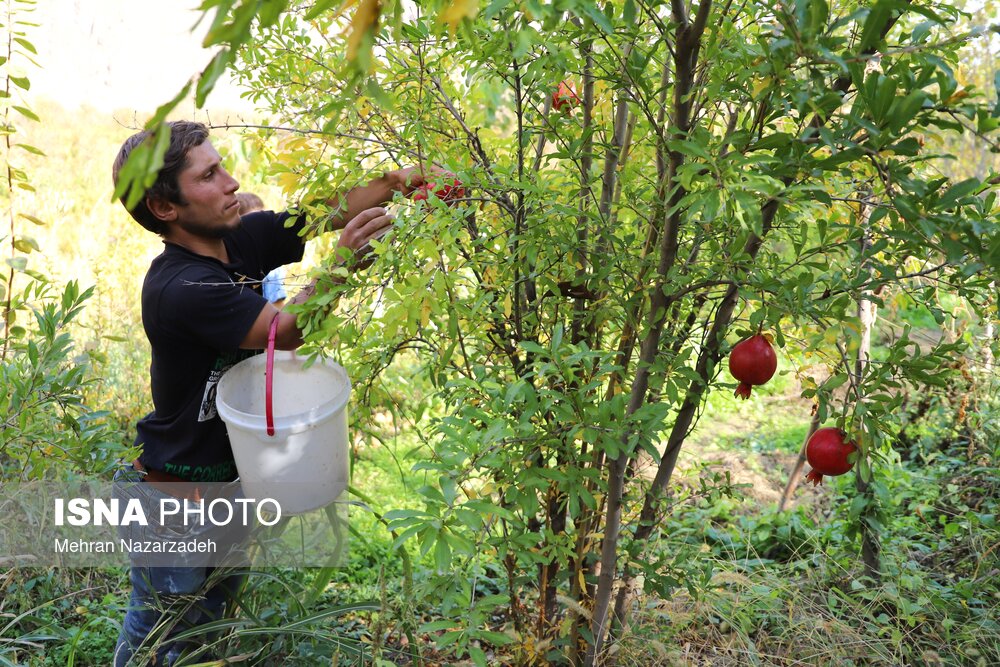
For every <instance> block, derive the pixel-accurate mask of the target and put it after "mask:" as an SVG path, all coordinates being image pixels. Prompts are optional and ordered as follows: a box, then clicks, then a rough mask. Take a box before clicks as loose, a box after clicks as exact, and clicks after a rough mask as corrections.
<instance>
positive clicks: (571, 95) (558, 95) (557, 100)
mask: <svg viewBox="0 0 1000 667" xmlns="http://www.w3.org/2000/svg"><path fill="white" fill-rule="evenodd" d="M579 104H580V96H579V95H577V94H576V90H575V89H574V88H573V84H572V83H570V82H569V81H560V82H559V87H558V88H556V91H555V92H554V93H552V108H553V109H555V110H556V111H565V112H567V113H568V112H569V111H571V110H572V109H573V108H574V107H576V106H579Z"/></svg>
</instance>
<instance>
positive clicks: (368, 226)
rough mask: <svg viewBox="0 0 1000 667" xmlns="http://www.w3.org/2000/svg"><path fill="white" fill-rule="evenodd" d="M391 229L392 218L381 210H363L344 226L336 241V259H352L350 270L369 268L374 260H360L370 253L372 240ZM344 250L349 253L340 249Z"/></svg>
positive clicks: (378, 208)
mask: <svg viewBox="0 0 1000 667" xmlns="http://www.w3.org/2000/svg"><path fill="white" fill-rule="evenodd" d="M390 229H392V216H391V215H389V213H388V212H387V211H386V210H385V209H384V208H382V207H381V206H376V207H374V208H369V209H365V210H364V211H362V212H361V213H359V214H358V215H356V216H355V217H354V218H352V219H351V221H350V222H348V223H347V224H346V225H345V226H344V230H343V231H342V232H341V233H340V239H339V240H338V241H337V251H336V252H337V259H338V261H340V262H344V261H345V260H346V259H347V257H352V258H353V260H354V261H353V262H352V263H351V268H354V269H363V268H366V267H367V266H369V265H370V264H371V262H372V260H373V259H374V258H369V259H368V260H367V261H364V260H362V257H363V256H364V255H367V254H370V253H371V245H370V243H371V241H372V239H376V238H379V237H381V236H384V235H385V234H387V233H388V232H389V230H390ZM342 248H346V249H348V250H350V251H351V252H350V253H347V252H344V251H342V250H341V249H342Z"/></svg>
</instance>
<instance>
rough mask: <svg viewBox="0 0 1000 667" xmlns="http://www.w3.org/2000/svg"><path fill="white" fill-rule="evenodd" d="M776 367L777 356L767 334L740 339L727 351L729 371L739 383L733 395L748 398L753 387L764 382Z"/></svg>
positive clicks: (769, 377)
mask: <svg viewBox="0 0 1000 667" xmlns="http://www.w3.org/2000/svg"><path fill="white" fill-rule="evenodd" d="M777 369H778V357H777V355H775V353H774V348H773V347H771V341H769V340H768V339H767V336H764V335H763V334H757V335H755V336H750V337H749V338H746V339H744V340H741V341H740V342H739V343H737V344H736V345H734V346H733V349H732V351H731V352H730V353H729V372H730V373H731V374H732V376H733V377H734V378H736V379H737V380H739V383H740V384H739V386H737V387H736V391H735V392H734V396H739V397H740V398H742V399H747V398H750V392H751V390H752V389H753V387H756V386H759V385H762V384H764V383H766V382H767V381H768V380H770V379H771V377H772V376H773V375H774V372H775V371H776V370H777Z"/></svg>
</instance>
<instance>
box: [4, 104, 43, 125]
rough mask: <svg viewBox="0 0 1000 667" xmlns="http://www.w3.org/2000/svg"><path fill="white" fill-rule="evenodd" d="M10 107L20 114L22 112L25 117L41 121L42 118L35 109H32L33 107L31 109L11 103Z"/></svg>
mask: <svg viewBox="0 0 1000 667" xmlns="http://www.w3.org/2000/svg"><path fill="white" fill-rule="evenodd" d="M10 108H11V109H13V110H14V111H16V112H18V113H19V114H21V115H22V116H24V117H25V118H30V119H31V120H33V121H35V122H38V121H41V118H39V117H38V115H37V114H36V113H35V112H34V111H32V110H31V109H29V108H27V107H22V106H17V105H11V107H10Z"/></svg>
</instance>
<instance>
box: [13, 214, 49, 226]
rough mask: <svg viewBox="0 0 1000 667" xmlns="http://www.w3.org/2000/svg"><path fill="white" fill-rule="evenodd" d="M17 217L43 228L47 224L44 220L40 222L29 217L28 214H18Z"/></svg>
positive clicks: (31, 216)
mask: <svg viewBox="0 0 1000 667" xmlns="http://www.w3.org/2000/svg"><path fill="white" fill-rule="evenodd" d="M17 215H18V217H20V218H24V219H25V220H27V221H28V222H30V223H31V224H33V225H38V226H40V227H44V226H45V225H46V224H47V223H46V222H45V221H44V220H40V219H38V218H36V217H35V216H33V215H29V214H28V213H18V214H17Z"/></svg>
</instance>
